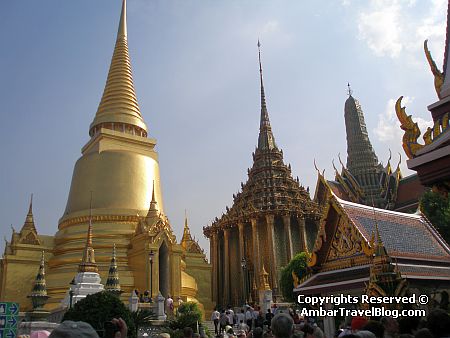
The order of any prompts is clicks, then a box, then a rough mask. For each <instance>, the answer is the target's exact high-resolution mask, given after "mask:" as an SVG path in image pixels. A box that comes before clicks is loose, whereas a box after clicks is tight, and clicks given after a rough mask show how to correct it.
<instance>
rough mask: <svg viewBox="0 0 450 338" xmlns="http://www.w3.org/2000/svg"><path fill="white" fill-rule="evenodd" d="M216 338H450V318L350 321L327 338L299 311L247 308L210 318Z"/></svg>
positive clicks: (438, 314) (438, 313)
mask: <svg viewBox="0 0 450 338" xmlns="http://www.w3.org/2000/svg"><path fill="white" fill-rule="evenodd" d="M211 320H212V321H213V322H214V326H215V335H216V337H223V338H272V337H275V338H342V337H345V338H444V337H450V316H449V314H448V313H447V312H446V311H444V310H442V309H435V310H432V311H431V312H430V313H429V315H428V317H427V318H415V317H401V318H397V319H395V318H392V317H382V318H378V319H376V320H375V319H367V318H364V317H353V318H351V317H349V318H346V320H345V321H343V323H342V324H341V325H340V327H339V329H338V330H337V331H336V332H335V334H334V337H325V334H324V331H323V328H321V327H320V325H318V324H317V323H315V321H314V320H313V319H309V318H304V317H303V316H300V315H299V314H298V311H293V310H284V311H283V310H279V309H276V308H275V309H269V310H268V311H267V312H266V313H263V312H262V311H261V310H260V309H259V308H252V307H251V306H246V307H245V308H243V309H239V310H238V311H237V313H235V311H234V310H233V309H231V307H228V308H227V309H222V310H221V311H218V310H217V309H215V310H214V312H213V313H212V315H211Z"/></svg>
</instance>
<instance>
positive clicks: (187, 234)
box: [181, 210, 194, 249]
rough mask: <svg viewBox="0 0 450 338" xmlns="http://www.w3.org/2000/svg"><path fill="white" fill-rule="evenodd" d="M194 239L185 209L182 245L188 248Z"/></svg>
mask: <svg viewBox="0 0 450 338" xmlns="http://www.w3.org/2000/svg"><path fill="white" fill-rule="evenodd" d="M193 241H194V240H193V239H192V235H191V230H190V229H189V224H188V218H187V212H186V210H184V229H183V237H182V238H181V246H182V247H183V248H184V249H188V247H189V246H190V244H191V243H192V242H193Z"/></svg>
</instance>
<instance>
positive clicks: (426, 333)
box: [414, 327, 434, 338]
mask: <svg viewBox="0 0 450 338" xmlns="http://www.w3.org/2000/svg"><path fill="white" fill-rule="evenodd" d="M414 338H434V337H433V334H432V333H431V331H430V330H428V329H427V328H426V327H424V328H422V329H419V330H417V332H416V334H415V335H414Z"/></svg>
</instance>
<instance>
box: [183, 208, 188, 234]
mask: <svg viewBox="0 0 450 338" xmlns="http://www.w3.org/2000/svg"><path fill="white" fill-rule="evenodd" d="M184 228H185V229H189V226H188V218H187V211H186V209H184Z"/></svg>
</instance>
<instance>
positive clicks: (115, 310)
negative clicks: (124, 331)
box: [63, 291, 136, 337]
mask: <svg viewBox="0 0 450 338" xmlns="http://www.w3.org/2000/svg"><path fill="white" fill-rule="evenodd" d="M119 317H120V318H122V319H123V320H124V321H125V322H126V323H127V327H128V336H129V337H136V336H135V333H136V330H135V327H134V323H133V320H132V317H131V311H130V310H128V308H127V307H126V306H125V304H124V303H122V302H121V301H120V299H119V298H118V297H117V296H114V295H112V294H111V293H109V292H106V291H103V292H97V293H94V294H92V295H88V296H87V297H86V298H84V299H82V300H80V301H78V302H77V303H76V304H75V305H74V306H73V307H72V308H71V309H69V310H68V311H67V312H66V313H65V314H64V317H63V321H64V320H73V321H83V322H86V323H89V324H91V326H92V327H93V328H94V329H95V330H96V331H97V332H98V334H99V336H100V337H102V336H103V330H104V323H105V322H109V321H111V319H113V318H119Z"/></svg>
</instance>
